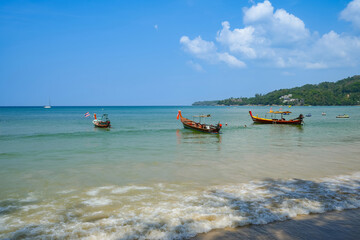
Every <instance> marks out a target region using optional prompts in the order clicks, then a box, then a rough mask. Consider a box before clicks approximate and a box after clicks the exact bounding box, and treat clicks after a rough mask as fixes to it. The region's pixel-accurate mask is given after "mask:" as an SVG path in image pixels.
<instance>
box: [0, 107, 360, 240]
mask: <svg viewBox="0 0 360 240" xmlns="http://www.w3.org/2000/svg"><path fill="white" fill-rule="evenodd" d="M178 110H182V114H183V116H184V117H188V118H192V116H194V115H199V114H209V113H210V114H211V115H212V118H211V119H210V120H207V121H208V122H209V123H214V124H215V123H217V122H219V121H220V122H221V123H222V124H223V129H222V133H221V134H219V135H216V134H204V133H198V132H194V131H191V130H187V129H183V127H182V124H181V123H180V121H178V120H176V115H177V111H178ZM249 110H252V111H253V114H255V115H256V114H258V115H259V116H264V115H265V113H266V112H267V111H269V108H268V107H249V106H246V107H53V108H51V109H44V108H31V107H26V108H0V238H10V239H11V238H13V239H17V238H29V239H30V238H31V239H33V238H35V239H36V238H38V239H44V238H51V237H52V238H70V239H77V238H83V239H139V238H140V239H141V238H143V239H181V238H187V237H191V236H194V235H195V234H197V233H201V232H206V231H209V230H211V229H214V228H223V227H228V226H232V227H234V226H242V225H247V224H250V223H252V224H266V223H268V222H272V221H277V220H284V219H287V218H290V217H294V216H296V215H298V214H308V213H316V212H324V211H330V210H334V209H337V210H342V209H348V208H358V207H360V107H292V108H290V110H291V111H292V112H293V114H292V115H291V116H290V117H293V118H295V117H297V116H298V115H299V114H300V113H302V114H304V115H305V114H308V113H311V114H312V117H309V118H305V124H304V125H303V126H283V125H254V124H253V123H252V121H251V119H250V116H249V114H248V111H249ZM274 110H277V109H275V108H274ZM85 112H90V113H91V114H93V113H97V115H98V116H101V114H102V113H108V114H109V118H110V120H111V125H112V128H110V129H98V128H94V127H93V125H92V123H91V121H92V119H91V118H85V117H84V113H85ZM322 112H326V114H327V115H326V116H322V115H321V113H322ZM344 113H346V114H349V115H350V118H349V119H336V118H335V117H336V115H339V114H344ZM225 123H227V126H225V125H226V124H225Z"/></svg>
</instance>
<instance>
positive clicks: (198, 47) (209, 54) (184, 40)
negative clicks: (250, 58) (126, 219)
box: [180, 36, 245, 67]
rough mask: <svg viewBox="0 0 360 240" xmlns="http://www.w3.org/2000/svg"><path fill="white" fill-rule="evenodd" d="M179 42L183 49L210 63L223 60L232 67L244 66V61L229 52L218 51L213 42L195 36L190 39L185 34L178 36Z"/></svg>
mask: <svg viewBox="0 0 360 240" xmlns="http://www.w3.org/2000/svg"><path fill="white" fill-rule="evenodd" d="M180 43H181V44H182V45H183V48H184V49H185V51H187V52H189V53H191V54H192V55H194V56H195V57H197V58H200V59H203V60H206V61H208V62H210V63H213V64H216V63H219V62H224V63H226V64H228V65H230V66H232V67H244V66H245V63H243V62H242V61H240V60H238V59H237V58H236V57H234V56H232V55H230V54H229V53H227V52H225V53H219V52H217V49H216V47H215V44H214V43H213V42H208V41H205V40H202V39H201V37H200V36H199V37H196V38H194V39H193V40H191V39H190V38H189V37H187V36H182V37H181V38H180Z"/></svg>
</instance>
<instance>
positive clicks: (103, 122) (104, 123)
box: [93, 113, 110, 128]
mask: <svg viewBox="0 0 360 240" xmlns="http://www.w3.org/2000/svg"><path fill="white" fill-rule="evenodd" d="M94 118H95V119H94V120H93V124H94V126H95V127H99V128H108V127H110V120H109V118H108V115H107V114H103V115H102V117H101V119H97V118H96V113H94Z"/></svg>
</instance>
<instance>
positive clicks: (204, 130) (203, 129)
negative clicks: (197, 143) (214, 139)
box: [182, 123, 220, 133]
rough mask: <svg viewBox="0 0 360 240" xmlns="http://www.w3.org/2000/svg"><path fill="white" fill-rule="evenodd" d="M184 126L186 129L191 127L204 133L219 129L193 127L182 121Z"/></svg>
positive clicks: (217, 131)
mask: <svg viewBox="0 0 360 240" xmlns="http://www.w3.org/2000/svg"><path fill="white" fill-rule="evenodd" d="M182 124H183V126H184V128H186V129H191V130H195V131H199V132H204V133H219V132H220V129H206V128H200V127H195V126H192V125H188V124H186V123H182Z"/></svg>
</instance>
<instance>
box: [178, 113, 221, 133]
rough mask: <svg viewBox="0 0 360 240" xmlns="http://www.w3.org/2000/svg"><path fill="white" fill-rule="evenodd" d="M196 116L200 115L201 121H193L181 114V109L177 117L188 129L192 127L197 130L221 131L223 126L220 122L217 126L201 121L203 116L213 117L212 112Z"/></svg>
mask: <svg viewBox="0 0 360 240" xmlns="http://www.w3.org/2000/svg"><path fill="white" fill-rule="evenodd" d="M194 117H198V118H199V119H200V121H199V122H195V121H192V120H190V119H187V118H184V117H183V116H182V115H181V111H180V110H179V112H178V115H177V117H176V119H179V118H180V121H181V122H182V124H183V125H184V128H187V129H192V130H196V131H200V132H205V133H219V132H220V129H221V127H222V125H221V124H220V123H218V124H217V125H216V126H214V125H210V124H205V123H201V118H207V117H211V116H210V114H208V115H200V116H194Z"/></svg>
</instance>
